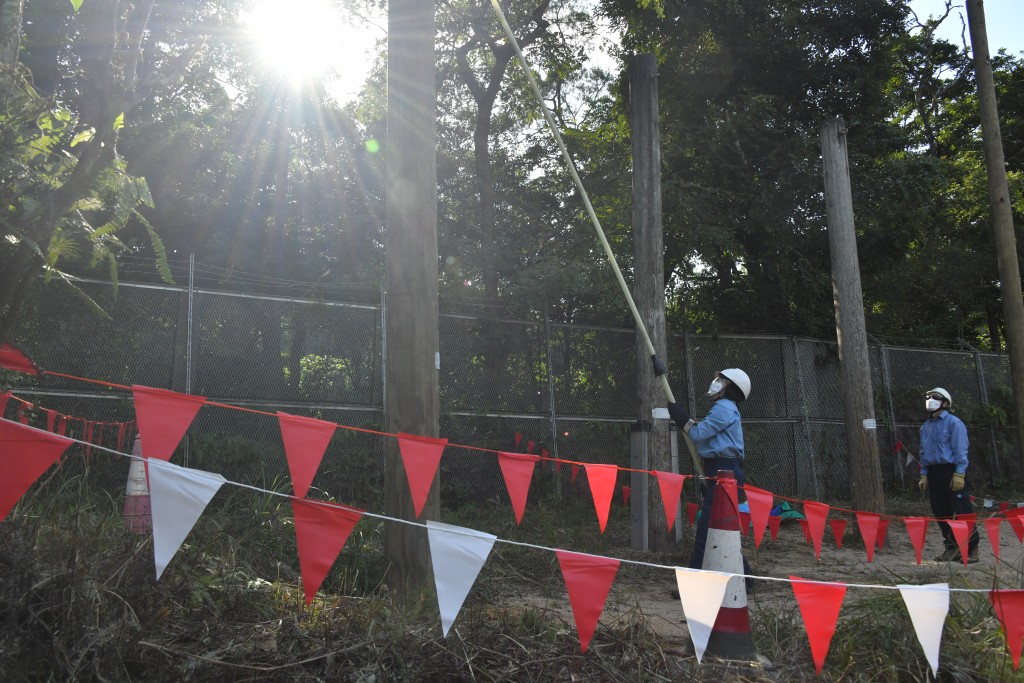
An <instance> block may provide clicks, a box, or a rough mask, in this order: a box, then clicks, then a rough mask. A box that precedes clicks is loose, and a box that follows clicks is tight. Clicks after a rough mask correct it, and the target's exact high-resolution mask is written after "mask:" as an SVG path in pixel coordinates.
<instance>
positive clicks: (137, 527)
mask: <svg viewBox="0 0 1024 683" xmlns="http://www.w3.org/2000/svg"><path fill="white" fill-rule="evenodd" d="M132 455H134V456H135V457H134V458H132V460H131V464H130V465H128V483H127V484H126V485H125V496H124V509H123V510H122V512H121V516H122V517H124V521H125V524H127V525H128V530H129V531H131V532H132V533H133V534H144V533H147V532H148V531H149V530H150V529H152V528H153V516H152V513H151V511H150V504H149V482H148V481H147V480H146V461H145V460H143V459H142V439H140V438H139V435H138V434H136V435H135V442H134V443H133V444H132Z"/></svg>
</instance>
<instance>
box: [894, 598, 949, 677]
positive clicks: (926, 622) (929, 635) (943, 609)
mask: <svg viewBox="0 0 1024 683" xmlns="http://www.w3.org/2000/svg"><path fill="white" fill-rule="evenodd" d="M897 588H899V589H900V595H902V596H903V602H905V603H906V604H907V611H908V612H910V621H911V622H912V623H913V624H914V630H915V631H917V639H918V640H919V641H920V642H921V649H922V650H924V656H925V658H926V659H927V660H928V664H929V665H931V667H932V674H933V675H935V676H938V670H939V643H940V642H941V641H942V627H943V625H944V624H945V623H946V614H947V613H948V612H949V584H948V583H929V584H924V585H922V586H910V585H907V584H900V585H899V586H897Z"/></svg>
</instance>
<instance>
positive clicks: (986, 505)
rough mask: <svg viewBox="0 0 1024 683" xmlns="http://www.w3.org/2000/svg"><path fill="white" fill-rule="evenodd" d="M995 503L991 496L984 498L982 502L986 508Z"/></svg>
mask: <svg viewBox="0 0 1024 683" xmlns="http://www.w3.org/2000/svg"><path fill="white" fill-rule="evenodd" d="M995 504H996V502H995V501H994V500H992V499H991V498H986V499H985V502H984V503H983V505H984V506H985V507H987V508H990V507H992V506H993V505H995Z"/></svg>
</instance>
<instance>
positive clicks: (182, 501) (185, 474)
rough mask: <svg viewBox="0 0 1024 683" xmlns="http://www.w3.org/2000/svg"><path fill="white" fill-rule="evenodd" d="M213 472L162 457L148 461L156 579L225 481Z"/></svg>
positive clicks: (158, 578)
mask: <svg viewBox="0 0 1024 683" xmlns="http://www.w3.org/2000/svg"><path fill="white" fill-rule="evenodd" d="M224 481H225V480H224V477H222V476H220V475H219V474H213V473H212V472H202V471H200V470H190V469H187V468H185V467H179V466H177V465H172V464H171V463H169V462H164V461H162V460H153V459H150V460H149V499H150V506H151V510H152V515H153V555H154V557H155V558H156V578H157V580H158V581H159V580H160V575H161V574H163V573H164V569H166V567H167V563H168V562H170V561H171V558H172V557H174V554H175V553H176V552H178V548H180V547H181V544H182V542H184V540H185V537H186V536H188V532H189V531H191V530H192V527H193V526H195V523H196V520H198V519H199V515H201V514H203V510H205V509H206V505H207V503H209V502H210V499H211V498H213V496H214V494H215V493H217V491H218V489H220V487H221V484H223V483H224Z"/></svg>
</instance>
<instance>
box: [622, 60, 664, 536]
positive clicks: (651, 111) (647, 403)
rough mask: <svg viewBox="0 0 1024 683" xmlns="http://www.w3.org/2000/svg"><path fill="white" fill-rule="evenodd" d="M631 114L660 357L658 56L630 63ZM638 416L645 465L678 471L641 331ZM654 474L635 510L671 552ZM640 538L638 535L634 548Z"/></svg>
mask: <svg viewBox="0 0 1024 683" xmlns="http://www.w3.org/2000/svg"><path fill="white" fill-rule="evenodd" d="M629 107H630V109H629V113H630V122H631V124H632V141H633V256H634V265H633V275H634V278H635V283H634V285H633V291H634V294H635V296H636V307H637V310H638V311H639V312H640V317H641V318H642V319H643V322H644V326H645V327H646V328H647V330H648V334H649V335H650V337H651V343H653V344H654V349H655V351H656V352H657V354H658V357H659V358H661V359H664V358H666V357H667V353H666V348H667V344H666V339H665V256H664V251H665V249H664V235H663V232H662V224H661V129H660V126H659V124H658V64H657V60H656V59H655V57H654V55H637V56H635V57H633V59H632V60H631V62H630V65H629ZM636 372H637V384H636V390H637V404H638V405H637V420H638V421H640V422H649V423H651V431H650V432H649V433H648V435H647V455H648V457H647V462H646V463H645V464H644V466H643V469H648V470H661V471H664V472H671V471H672V454H671V452H670V447H669V433H668V420H654V419H653V418H652V417H651V409H652V408H656V407H663V406H664V405H665V396H664V392H663V391H662V388H661V384H660V383H659V381H658V379H657V377H655V375H654V367H653V365H652V363H651V357H650V354H649V353H648V352H647V344H646V343H645V341H644V338H643V336H642V335H641V334H640V333H639V332H637V335H636ZM650 479H651V478H650V477H649V476H647V475H646V474H643V475H641V477H639V478H638V480H637V482H636V483H637V484H639V485H640V486H642V487H643V489H644V490H643V491H637V490H636V487H635V486H634V490H633V501H634V503H633V506H634V508H633V515H634V517H636V516H637V513H638V511H637V509H636V508H637V507H638V506H644V505H646V508H647V509H646V513H647V520H648V524H647V525H648V528H647V530H646V531H647V538H646V541H647V548H648V549H650V550H654V551H656V552H667V551H669V550H670V549H671V548H672V547H673V546H674V545H675V543H674V539H673V538H671V537H670V536H669V534H668V529H667V528H666V527H665V515H664V508H663V507H662V504H661V497H660V496H655V495H650V494H649V491H650V488H651V486H650ZM638 540H642V539H636V538H634V539H633V547H634V549H643V547H642V546H641V547H639V548H638V543H637V542H638Z"/></svg>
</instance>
